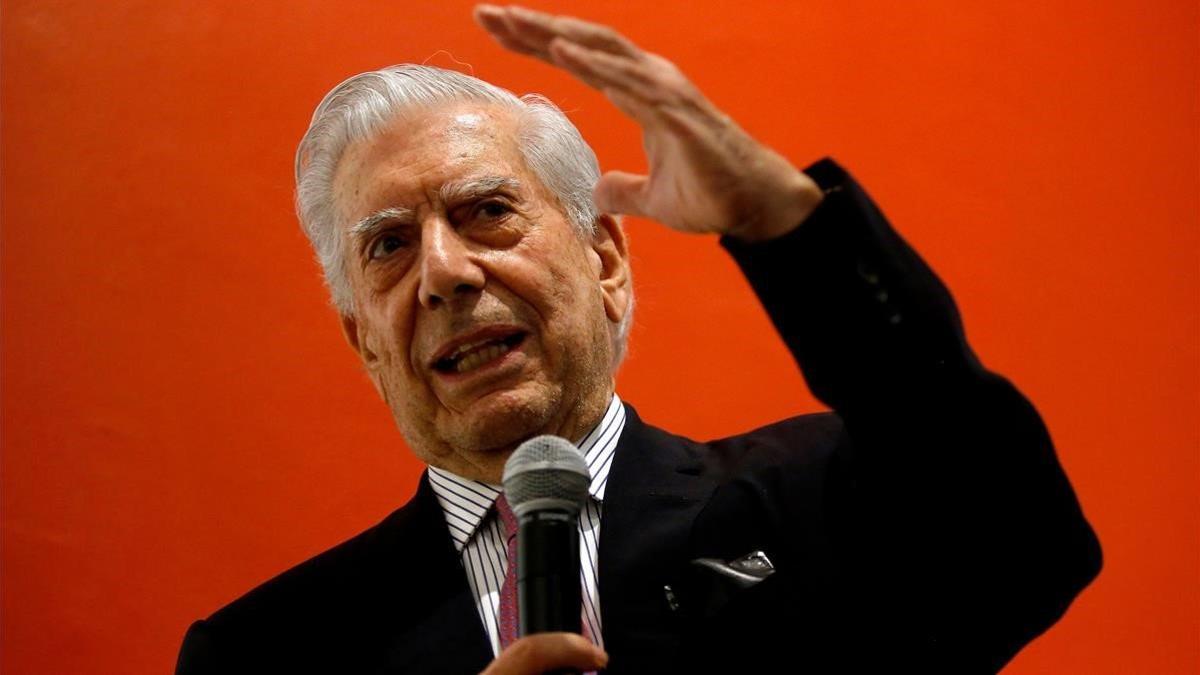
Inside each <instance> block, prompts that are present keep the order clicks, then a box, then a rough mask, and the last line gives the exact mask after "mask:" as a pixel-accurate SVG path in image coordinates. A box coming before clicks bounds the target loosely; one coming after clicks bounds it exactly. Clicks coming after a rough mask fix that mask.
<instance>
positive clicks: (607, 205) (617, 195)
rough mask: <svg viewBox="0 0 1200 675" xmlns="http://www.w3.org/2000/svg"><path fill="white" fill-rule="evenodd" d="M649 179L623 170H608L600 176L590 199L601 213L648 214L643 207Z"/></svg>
mask: <svg viewBox="0 0 1200 675" xmlns="http://www.w3.org/2000/svg"><path fill="white" fill-rule="evenodd" d="M649 182H650V179H649V178H647V177H646V176H639V175H637V174H633V173H626V172H624V171H609V172H608V173H606V174H604V175H603V176H601V177H600V180H599V181H597V182H596V187H595V189H594V190H593V191H592V199H593V200H594V201H595V202H596V208H597V209H599V210H600V212H601V213H622V214H626V215H630V216H648V215H650V214H648V213H646V209H645V206H644V204H645V199H646V185H647V184H648V183H649Z"/></svg>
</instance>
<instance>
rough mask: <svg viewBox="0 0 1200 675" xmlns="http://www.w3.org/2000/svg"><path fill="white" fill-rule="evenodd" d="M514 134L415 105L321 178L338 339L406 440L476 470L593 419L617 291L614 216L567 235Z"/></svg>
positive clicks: (487, 112) (465, 111) (446, 109)
mask: <svg viewBox="0 0 1200 675" xmlns="http://www.w3.org/2000/svg"><path fill="white" fill-rule="evenodd" d="M516 132H517V123H516V120H515V118H514V117H513V114H512V113H511V112H509V111H506V110H503V109H500V108H497V107H493V106H485V105H480V104H455V105H452V106H442V107H438V108H435V109H432V110H429V111H422V112H419V113H417V114H415V115H411V116H409V117H407V118H405V119H401V120H397V121H396V122H395V123H393V124H391V125H390V126H389V127H388V128H387V129H386V130H385V131H384V132H383V133H382V134H380V135H379V136H377V137H376V138H373V139H371V140H369V141H366V142H362V143H358V144H354V145H352V146H351V147H350V148H348V149H347V151H346V154H345V155H344V156H343V158H342V160H341V162H340V164H339V165H338V170H337V173H336V176H335V182H334V187H335V199H336V202H337V205H338V206H339V209H340V212H341V223H342V228H343V229H342V237H343V242H344V245H345V250H346V255H347V261H348V265H347V267H348V274H349V280H350V283H351V286H352V288H353V291H354V299H355V312H354V314H353V316H347V317H343V326H344V328H345V331H346V336H347V339H348V340H349V341H350V344H351V345H352V346H353V347H354V348H355V350H356V351H357V352H358V354H359V356H360V357H361V358H362V360H363V363H364V364H365V365H366V368H367V371H368V373H369V374H370V375H371V379H372V380H373V381H374V383H375V385H376V387H377V388H378V389H379V392H380V394H381V395H382V396H383V398H384V401H385V402H386V403H387V404H388V406H389V407H390V408H391V410H392V414H393V416H394V417H395V419H396V422H397V424H398V425H399V427H400V429H401V431H402V432H403V433H404V435H405V437H406V438H407V440H408V442H409V445H410V446H411V447H412V449H413V451H414V452H416V454H417V455H418V456H419V457H421V459H422V460H424V461H425V462H427V463H429V464H431V465H434V466H439V467H442V468H445V469H447V470H450V471H453V472H455V473H458V474H460V475H463V476H467V477H471V478H476V479H480V480H486V481H489V482H499V477H500V473H501V471H502V469H503V465H504V461H505V460H506V459H507V457H508V454H509V452H510V451H511V450H512V449H513V447H515V445H516V444H517V443H519V442H521V441H522V440H524V439H526V438H528V437H530V436H533V435H537V434H541V433H551V434H555V435H559V436H563V437H565V438H569V439H571V440H578V437H579V436H581V435H582V434H584V433H585V432H586V431H587V429H588V427H589V426H590V425H592V424H594V423H596V422H597V421H598V420H599V417H600V415H601V414H602V412H603V410H604V408H605V407H606V406H607V404H608V400H609V398H610V397H611V394H612V388H613V382H612V344H611V332H610V331H611V330H612V327H613V326H614V325H615V324H616V323H617V322H619V321H620V319H621V317H622V316H624V313H625V311H627V305H628V300H629V295H628V278H629V277H628V274H629V270H628V258H627V255H626V249H625V241H624V236H623V234H622V233H621V231H620V229H619V227H618V226H617V224H616V223H615V222H614V221H613V220H612V219H611V218H608V217H602V218H601V219H600V222H599V223H598V227H597V234H596V235H595V236H593V237H590V238H581V237H580V236H578V235H577V234H576V232H575V230H574V229H573V227H572V225H571V223H570V222H569V221H568V219H567V218H566V216H565V215H564V214H563V213H562V210H561V208H560V207H559V205H558V204H557V202H556V201H555V199H554V198H553V196H552V195H551V194H550V193H549V192H548V191H547V189H546V188H545V187H544V186H543V185H542V184H541V182H540V181H538V179H537V178H536V177H535V176H534V174H533V173H532V172H531V171H530V170H529V169H528V167H526V165H525V162H524V159H523V157H522V156H521V153H520V151H519V149H518V146H517V137H516Z"/></svg>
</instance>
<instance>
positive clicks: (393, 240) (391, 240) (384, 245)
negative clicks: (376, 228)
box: [368, 234, 405, 260]
mask: <svg viewBox="0 0 1200 675" xmlns="http://www.w3.org/2000/svg"><path fill="white" fill-rule="evenodd" d="M404 243H405V242H404V239H403V238H402V237H399V236H396V235H394V234H385V235H383V236H381V237H379V238H378V239H376V240H375V242H374V243H373V244H371V250H370V251H369V252H368V257H370V259H371V260H379V259H380V258H386V257H388V256H389V255H391V254H393V253H395V252H396V250H397V249H400V248H402V247H403V246H404Z"/></svg>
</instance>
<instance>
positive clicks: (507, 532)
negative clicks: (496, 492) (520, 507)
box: [496, 493, 517, 540]
mask: <svg viewBox="0 0 1200 675" xmlns="http://www.w3.org/2000/svg"><path fill="white" fill-rule="evenodd" d="M496 513H498V514H499V515H500V522H501V523H503V524H504V537H505V538H506V539H508V540H511V539H512V538H513V537H515V536H517V514H515V513H513V510H512V507H511V506H509V505H508V499H506V498H505V497H504V493H501V494H500V496H499V497H497V498H496Z"/></svg>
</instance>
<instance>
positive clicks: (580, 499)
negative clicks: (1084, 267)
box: [484, 436, 608, 674]
mask: <svg viewBox="0 0 1200 675" xmlns="http://www.w3.org/2000/svg"><path fill="white" fill-rule="evenodd" d="M503 482H504V494H505V499H507V501H508V504H509V506H510V507H511V508H512V510H513V513H514V514H515V515H516V517H517V523H518V532H517V571H516V580H517V596H516V597H517V608H518V616H519V627H520V628H519V635H520V636H522V637H521V639H519V640H517V641H516V642H514V643H513V644H511V645H510V646H509V647H508V648H507V649H505V650H504V651H503V652H502V653H501V654H500V656H499V657H497V659H496V660H495V661H493V662H492V665H491V666H489V667H488V669H487V670H486V671H484V672H485V673H489V674H498V673H523V672H544V671H546V670H549V669H553V668H564V667H565V668H573V669H574V670H573V671H569V672H580V671H584V670H593V669H597V668H603V667H604V665H605V664H606V663H607V661H608V656H607V655H606V654H605V653H604V652H603V650H601V649H600V648H599V647H596V646H595V645H593V644H591V642H590V641H588V640H587V639H586V638H584V637H582V636H581V635H579V632H580V610H581V608H580V589H579V579H580V576H579V513H580V511H581V510H582V509H583V506H584V504H585V502H586V500H587V497H588V485H589V484H590V482H591V475H590V473H589V472H588V468H587V463H586V462H585V461H584V459H583V455H582V454H580V452H579V450H578V449H577V448H576V447H575V446H574V445H572V444H571V443H570V442H568V441H566V440H564V439H562V438H558V437H557V436H538V437H536V438H532V439H530V440H528V441H526V442H524V443H522V444H521V445H520V447H518V448H517V449H516V451H514V452H513V454H512V456H511V457H509V459H508V462H507V463H506V464H505V466H504V477H503ZM557 672H568V671H557Z"/></svg>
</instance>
